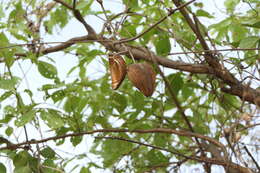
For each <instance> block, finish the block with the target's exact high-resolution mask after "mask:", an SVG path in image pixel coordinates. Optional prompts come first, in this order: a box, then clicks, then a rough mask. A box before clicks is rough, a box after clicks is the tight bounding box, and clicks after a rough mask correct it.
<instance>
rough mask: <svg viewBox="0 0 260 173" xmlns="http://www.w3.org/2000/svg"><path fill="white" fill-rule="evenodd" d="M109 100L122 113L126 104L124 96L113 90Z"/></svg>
mask: <svg viewBox="0 0 260 173" xmlns="http://www.w3.org/2000/svg"><path fill="white" fill-rule="evenodd" d="M111 101H112V103H113V106H114V107H115V108H116V109H117V110H118V112H119V113H122V112H123V111H124V110H125V108H126V106H127V100H126V97H125V96H124V95H121V94H118V93H116V92H114V93H113V95H112V96H111Z"/></svg>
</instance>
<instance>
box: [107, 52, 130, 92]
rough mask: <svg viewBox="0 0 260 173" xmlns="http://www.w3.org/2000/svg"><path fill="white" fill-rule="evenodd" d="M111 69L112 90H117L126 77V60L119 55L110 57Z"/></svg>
mask: <svg viewBox="0 0 260 173" xmlns="http://www.w3.org/2000/svg"><path fill="white" fill-rule="evenodd" d="M109 69H110V72H111V79H112V89H114V90H116V89H117V88H118V87H119V86H120V85H121V83H122V82H123V80H124V78H125V75H126V64H125V60H124V59H123V58H122V57H121V56H119V55H112V56H109Z"/></svg>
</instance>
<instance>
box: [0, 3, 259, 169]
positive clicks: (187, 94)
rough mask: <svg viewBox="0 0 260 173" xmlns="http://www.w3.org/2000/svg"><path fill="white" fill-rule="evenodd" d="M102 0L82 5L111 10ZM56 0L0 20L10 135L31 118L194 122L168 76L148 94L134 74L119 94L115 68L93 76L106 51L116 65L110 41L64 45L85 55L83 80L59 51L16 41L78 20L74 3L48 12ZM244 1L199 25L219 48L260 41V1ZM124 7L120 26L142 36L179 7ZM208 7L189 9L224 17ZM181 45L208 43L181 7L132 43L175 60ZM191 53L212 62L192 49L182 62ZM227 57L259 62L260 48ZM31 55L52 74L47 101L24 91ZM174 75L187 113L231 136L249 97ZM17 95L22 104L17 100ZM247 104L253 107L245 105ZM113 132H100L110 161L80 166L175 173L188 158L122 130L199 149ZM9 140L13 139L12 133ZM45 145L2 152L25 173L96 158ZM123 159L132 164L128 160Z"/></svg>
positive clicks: (67, 124) (1, 8)
mask: <svg viewBox="0 0 260 173" xmlns="http://www.w3.org/2000/svg"><path fill="white" fill-rule="evenodd" d="M64 2H66V3H68V4H72V0H64ZM94 2H95V1H94V0H90V1H85V0H79V1H78V3H77V9H78V10H80V12H82V15H83V16H88V15H96V16H102V17H103V16H104V15H103V11H102V10H93V9H92V8H91V7H93V5H95V4H94ZM46 3H47V2H45V1H40V0H23V1H22V0H18V1H10V2H8V3H4V4H1V5H0V19H2V20H3V22H0V28H1V30H2V32H1V33H0V58H1V59H0V61H1V63H2V64H1V65H2V66H1V67H4V69H5V70H2V71H1V74H0V89H1V96H0V102H1V106H3V107H1V112H2V117H1V119H0V129H1V130H3V131H4V132H5V134H3V135H1V138H3V139H5V138H6V139H8V142H14V141H12V140H13V136H15V132H14V131H15V129H17V128H22V127H24V126H26V125H28V124H32V125H33V126H35V127H36V128H41V127H40V125H39V124H40V123H42V122H43V123H44V124H45V125H47V127H48V130H50V131H52V132H53V134H55V135H57V136H61V135H65V134H68V133H79V132H84V131H91V130H95V129H97V128H103V129H108V128H118V127H120V128H124V129H129V130H134V129H152V128H159V127H160V128H171V129H188V127H187V124H186V123H185V121H184V120H183V118H182V116H181V113H180V112H179V111H178V110H177V108H176V106H175V105H174V104H173V101H172V98H171V95H170V94H169V93H168V91H167V89H166V88H165V86H164V84H163V81H162V79H161V78H160V77H159V76H158V79H157V89H156V93H155V94H154V96H153V97H151V98H146V97H145V96H143V95H142V94H141V93H140V92H139V91H137V90H136V89H133V86H132V85H131V84H130V83H129V82H128V81H124V83H123V84H122V86H121V87H120V89H119V90H117V91H112V90H111V87H110V77H109V73H107V74H102V76H101V77H99V78H98V79H93V78H91V76H88V75H87V73H86V70H87V69H88V68H92V66H91V64H93V63H98V61H97V57H101V60H100V61H102V64H103V66H104V67H105V68H106V69H108V62H107V57H106V53H107V52H106V51H105V50H103V48H102V47H98V46H97V45H95V46H93V45H94V43H93V44H92V43H78V44H75V45H73V46H71V47H69V48H67V49H64V50H63V53H73V54H75V56H74V58H75V61H76V60H77V62H78V64H77V65H76V66H75V67H71V69H70V70H69V71H68V76H69V75H70V74H76V77H75V79H74V80H73V81H70V82H68V80H66V79H61V78H60V77H59V73H58V70H57V68H58V65H55V58H53V57H50V58H48V57H46V56H45V55H41V54H40V55H39V54H37V53H35V52H34V51H33V49H34V48H32V47H30V45H27V46H11V47H10V45H11V43H13V42H17V43H31V42H33V41H34V40H37V39H38V38H39V37H40V38H41V39H44V36H49V35H52V34H55V32H56V31H57V30H58V31H60V32H61V33H62V28H64V27H65V26H66V25H67V24H68V23H69V22H70V20H71V19H72V16H73V15H72V13H71V12H70V11H69V10H68V9H67V8H66V7H65V6H62V5H58V4H56V5H55V6H54V7H53V9H51V10H50V11H49V12H48V13H47V15H46V16H44V18H42V16H41V14H43V11H40V8H39V7H45V5H46ZM241 3H242V2H240V0H226V1H225V7H226V14H227V15H228V17H226V18H224V19H223V20H222V21H220V22H218V23H214V24H212V25H210V26H203V25H202V24H200V26H199V27H201V29H202V30H204V31H209V33H211V34H212V35H213V40H211V41H212V42H214V44H215V45H216V46H231V47H233V48H257V47H258V48H259V47H260V37H259V31H260V30H259V29H260V15H258V13H260V8H259V6H260V2H259V1H258V0H250V2H248V3H250V5H251V6H253V7H258V8H248V9H247V10H246V11H245V12H244V13H242V12H238V11H237V10H236V7H237V5H239V4H241ZM123 5H124V6H126V7H128V8H129V10H130V11H131V12H132V13H129V14H132V15H127V16H124V17H125V19H124V22H122V20H121V19H120V20H119V19H117V18H116V19H115V20H118V22H120V21H121V23H120V26H119V28H118V36H119V37H120V38H129V37H133V36H135V35H137V34H138V33H139V32H142V31H145V30H146V29H147V28H149V27H150V26H151V25H152V24H154V23H155V22H156V21H158V20H160V19H161V18H162V17H163V16H166V15H167V8H174V6H173V3H172V1H170V0H166V1H164V2H161V1H157V0H143V1H137V0H123ZM203 5H204V4H203V3H195V4H194V5H193V6H192V7H191V8H190V7H189V10H191V11H192V12H193V13H194V15H196V16H197V17H198V18H204V19H205V18H206V19H207V20H213V22H214V14H210V13H209V12H207V11H205V9H204V7H203ZM43 9H44V8H43ZM100 9H101V8H100ZM37 10H39V11H38V13H37V12H34V13H32V14H31V15H32V16H30V14H28V12H27V11H32V12H33V11H37ZM5 11H7V13H5ZM107 13H108V15H109V16H110V17H111V18H113V17H114V16H115V14H114V13H113V12H111V11H107ZM61 14H62V15H61ZM125 15H126V14H125ZM24 16H27V17H24ZM119 17H120V16H118V18H119ZM28 18H29V19H31V20H32V21H33V19H34V20H35V19H36V20H35V21H33V22H36V21H38V19H42V20H43V21H42V23H40V24H42V26H41V27H40V34H39V33H38V32H33V30H32V29H30V26H29V23H28V20H26V19H28ZM126 19H127V20H126ZM112 22H114V21H112ZM115 23H116V22H115ZM84 34H85V33H83V34H82V35H84ZM104 36H110V33H109V32H105V33H104ZM72 37H73V36H72ZM205 37H206V35H205ZM174 42H176V43H177V46H176V48H178V49H180V50H184V51H189V50H193V51H196V50H201V45H200V44H199V42H198V41H197V38H196V37H195V35H194V33H193V32H192V31H191V29H190V28H189V26H188V24H187V22H186V21H185V20H184V18H183V17H182V15H181V14H180V13H179V12H176V13H175V14H173V15H172V16H170V17H169V18H168V19H167V20H166V21H164V22H163V23H161V24H160V25H159V26H157V27H155V28H154V29H152V30H151V31H150V32H148V33H146V34H145V35H144V36H142V37H141V38H139V39H138V40H136V41H134V42H131V43H129V44H132V45H138V46H147V45H150V46H151V47H152V49H154V50H155V52H156V54H157V55H160V56H165V58H166V57H167V55H168V54H169V53H170V52H171V51H172V50H173V49H174V48H175V47H174V45H175V43H174ZM5 47H6V48H5ZM97 47H98V48H97ZM36 48H37V47H36ZM23 53H26V56H19V54H23ZM60 56H62V55H60ZM58 58H59V57H58ZM76 58H77V59H76ZM185 58H187V60H190V61H191V60H192V61H193V62H199V63H203V60H202V59H201V58H200V57H198V56H194V57H192V58H191V57H189V56H187V57H181V58H180V59H182V60H183V59H185ZM225 59H227V60H230V61H231V63H230V64H231V66H232V67H233V66H235V67H237V66H238V65H240V64H243V65H247V66H248V68H249V67H250V66H252V67H253V66H254V65H255V64H256V63H257V61H259V52H258V51H245V52H244V54H243V57H241V58H240V57H236V56H234V55H232V57H225ZM25 61H28V62H30V63H31V64H33V65H34V66H36V67H37V70H38V71H37V72H38V73H39V74H40V75H41V76H42V79H43V80H45V79H46V83H45V84H44V85H43V86H39V88H38V89H39V91H38V92H40V93H42V94H43V97H42V98H40V99H39V98H38V99H36V98H35V96H36V95H37V93H34V92H32V91H31V90H30V89H28V88H26V89H22V90H21V89H20V88H21V86H20V84H21V83H22V79H23V78H24V76H22V75H20V76H19V75H18V74H16V73H15V72H14V70H13V68H15V67H16V66H17V64H16V63H17V62H18V63H19V62H20V63H23V62H25ZM126 62H127V63H132V60H126ZM239 67H240V66H239ZM239 70H241V69H238V71H234V73H240V71H239ZM243 75H244V74H243ZM166 77H167V80H168V81H169V82H170V84H171V87H172V90H173V91H174V94H175V95H176V96H177V98H178V100H179V102H180V103H182V104H181V105H182V106H183V108H184V109H185V110H186V113H187V115H188V118H189V121H190V122H191V124H192V125H193V127H194V131H195V132H196V133H200V134H203V135H208V136H211V137H213V138H215V139H217V140H219V139H220V138H221V137H222V130H223V129H222V128H223V127H225V126H230V124H231V123H233V122H235V121H236V119H237V118H238V116H239V114H240V112H239V111H240V105H241V101H240V100H239V99H238V98H237V97H235V96H232V95H228V94H224V93H222V92H220V90H219V83H218V81H217V80H216V79H214V78H213V77H211V76H210V75H205V74H204V75H203V74H194V75H190V74H188V73H185V72H177V71H173V70H172V71H170V72H169V73H168V75H167V76H166ZM47 79H48V80H47ZM32 82H33V81H32ZM10 100H15V101H14V102H12V104H9V103H10ZM28 100H29V101H28ZM43 101H44V102H46V103H49V104H51V105H52V106H51V107H43V106H42V105H41V103H42V102H43ZM28 102H29V103H28ZM247 108H248V107H247V106H246V105H245V107H244V109H247ZM212 127H213V128H212ZM241 128H243V124H241ZM244 134H247V132H244ZM103 135H105V134H103ZM110 136H111V139H102V134H100V136H99V137H100V138H101V139H100V138H97V139H96V140H95V141H94V143H93V144H92V145H93V146H92V148H91V150H90V152H91V153H93V154H95V155H98V156H100V157H101V158H102V160H103V161H102V164H101V163H99V164H96V163H93V162H91V163H88V165H87V166H85V167H82V168H80V169H81V171H80V172H81V173H87V172H90V170H92V168H95V169H107V168H111V169H115V170H116V172H127V171H128V172H144V171H146V170H147V169H152V168H156V169H158V170H160V171H161V172H166V171H167V170H168V169H169V167H170V166H171V165H170V164H169V163H170V162H171V161H173V160H174V161H175V160H177V161H178V160H181V159H182V158H179V157H178V156H176V155H173V154H172V153H170V152H163V151H160V150H156V149H152V148H149V147H146V146H142V145H139V144H136V143H130V142H127V141H121V140H115V139H116V137H118V138H124V139H132V140H135V141H139V142H142V143H148V144H152V145H154V146H158V147H161V148H164V149H165V150H169V151H177V152H178V153H181V154H185V155H192V154H193V150H191V148H192V147H195V146H196V145H195V143H194V142H192V140H191V138H187V137H178V136H173V135H169V134H156V133H155V134H131V135H130V134H127V133H120V134H119V133H111V134H110ZM29 137H30V136H29ZM113 137H115V139H113ZM30 138H31V137H30ZM65 140H66V139H65V138H63V139H59V140H55V141H54V142H55V145H56V146H61V145H62V144H64V143H65ZM82 140H83V136H75V137H71V138H70V142H71V143H72V145H73V146H74V147H76V146H78V145H79V144H80V143H81V142H82ZM19 142H22V141H19ZM1 143H2V144H9V143H7V142H6V140H3V141H2V142H1ZM39 146H40V148H30V146H28V148H22V149H17V150H0V152H1V155H2V154H4V155H6V156H7V157H8V158H10V160H12V163H13V166H14V170H13V172H17V173H20V172H37V171H39V170H40V171H41V172H44V173H45V172H46V173H54V172H58V170H63V169H65V167H66V166H67V164H68V163H69V162H70V161H72V162H73V161H75V160H76V159H84V158H86V156H84V155H82V157H78V158H73V159H72V160H66V159H65V158H60V157H59V156H58V154H57V153H56V151H54V150H53V149H52V148H51V146H48V145H41V144H39ZM64 160H65V161H64ZM122 162H124V163H123V164H122ZM75 165H76V166H75V167H74V168H76V167H77V166H80V165H77V164H76V163H75ZM122 165H123V166H122ZM162 165H165V166H162ZM71 171H72V170H71ZM0 172H6V168H5V165H4V164H3V163H0Z"/></svg>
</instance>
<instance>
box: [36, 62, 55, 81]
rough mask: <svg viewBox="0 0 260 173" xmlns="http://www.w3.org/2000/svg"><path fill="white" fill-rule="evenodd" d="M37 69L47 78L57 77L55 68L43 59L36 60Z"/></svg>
mask: <svg viewBox="0 0 260 173" xmlns="http://www.w3.org/2000/svg"><path fill="white" fill-rule="evenodd" d="M38 70H39V72H40V74H41V75H42V76H44V77H46V78H48V79H54V78H56V77H57V69H56V67H55V66H54V65H52V64H49V63H47V62H44V61H39V62H38Z"/></svg>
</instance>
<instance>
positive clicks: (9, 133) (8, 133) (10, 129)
mask: <svg viewBox="0 0 260 173" xmlns="http://www.w3.org/2000/svg"><path fill="white" fill-rule="evenodd" d="M13 131H14V129H13V128H12V127H7V128H6V129H5V134H6V135H7V136H10V135H11V134H12V133H13Z"/></svg>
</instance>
